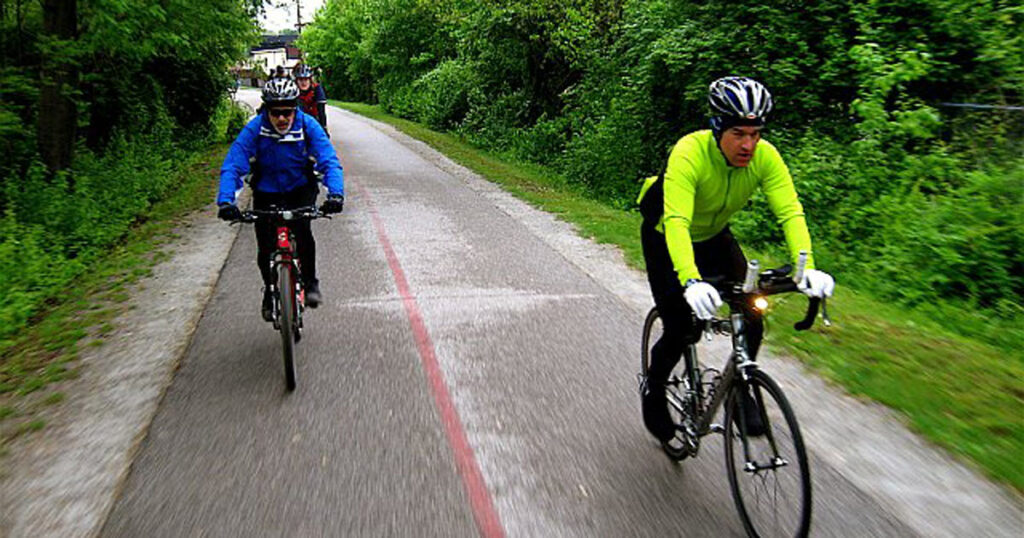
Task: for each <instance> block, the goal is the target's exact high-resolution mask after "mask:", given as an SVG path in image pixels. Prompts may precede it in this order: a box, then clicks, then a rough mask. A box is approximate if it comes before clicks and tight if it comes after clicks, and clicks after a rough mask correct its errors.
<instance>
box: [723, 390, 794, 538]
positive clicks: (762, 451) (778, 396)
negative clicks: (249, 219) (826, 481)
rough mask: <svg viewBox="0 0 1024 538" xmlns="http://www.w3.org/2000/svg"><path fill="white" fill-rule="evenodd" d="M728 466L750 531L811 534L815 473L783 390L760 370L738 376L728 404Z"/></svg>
mask: <svg viewBox="0 0 1024 538" xmlns="http://www.w3.org/2000/svg"><path fill="white" fill-rule="evenodd" d="M744 391H746V395H747V396H746V397H744ZM744 400H746V402H745V401H744ZM751 403H753V404H755V405H751ZM744 407H746V409H744ZM725 465H726V468H727V471H728V473H729V488H730V489H731V490H732V496H733V501H734V502H735V503H736V510H737V511H738V512H739V514H740V519H742V521H743V527H744V528H745V529H746V531H747V534H748V535H749V536H751V537H758V538H768V537H773V538H774V537H780V538H781V537H793V536H796V537H804V536H807V533H808V531H809V529H810V526H811V472H810V467H809V465H808V463H807V452H806V450H805V448H804V441H803V437H802V436H801V435H800V426H799V425H798V424H797V422H796V416H795V415H794V414H793V409H792V407H790V405H789V401H788V400H786V396H785V395H784V394H783V393H782V390H781V389H780V388H779V386H778V385H777V384H776V383H775V381H774V380H773V379H772V378H771V377H769V376H768V374H766V373H764V372H762V371H760V370H754V371H753V372H751V375H750V378H749V380H748V381H743V380H742V379H737V380H736V383H735V385H734V386H733V389H732V390H731V394H730V396H729V399H728V401H727V403H726V408H725Z"/></svg>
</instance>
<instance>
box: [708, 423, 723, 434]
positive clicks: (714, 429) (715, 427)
mask: <svg viewBox="0 0 1024 538" xmlns="http://www.w3.org/2000/svg"><path fill="white" fill-rule="evenodd" d="M710 431H711V433H725V427H724V426H722V425H721V424H712V425H711V428H710Z"/></svg>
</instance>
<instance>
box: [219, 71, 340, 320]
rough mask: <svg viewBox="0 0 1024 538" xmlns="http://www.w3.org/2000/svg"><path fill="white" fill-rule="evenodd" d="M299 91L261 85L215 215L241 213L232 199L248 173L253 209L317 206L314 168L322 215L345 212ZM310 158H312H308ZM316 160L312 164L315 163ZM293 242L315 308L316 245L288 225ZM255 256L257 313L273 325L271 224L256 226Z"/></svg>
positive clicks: (298, 225)
mask: <svg viewBox="0 0 1024 538" xmlns="http://www.w3.org/2000/svg"><path fill="white" fill-rule="evenodd" d="M298 95H299V88H298V86H296V85H295V82H294V81H292V80H291V79H288V78H275V79H271V80H269V81H268V82H267V83H266V84H265V85H264V86H263V106H262V107H261V110H262V111H261V112H260V113H259V114H258V115H257V116H256V117H255V118H253V119H252V120H251V121H250V122H249V123H248V124H247V125H246V126H245V128H243V129H242V132H241V133H239V135H238V138H236V139H235V141H234V143H233V144H232V145H231V149H230V150H228V154H227V157H226V158H225V159H224V165H223V166H222V167H221V170H220V192H219V194H218V195H217V205H218V206H220V209H219V210H218V212H217V216H219V217H220V218H222V219H224V220H235V219H238V218H239V217H240V216H241V212H240V211H239V209H238V207H237V206H236V205H235V196H236V194H237V193H238V192H239V191H240V190H241V189H242V187H243V178H244V177H245V175H246V174H248V173H250V172H252V179H251V180H250V186H251V187H252V190H253V196H252V206H253V209H257V210H266V209H269V208H270V207H271V206H276V207H277V208H278V209H288V208H297V207H306V206H311V205H314V204H316V199H317V195H318V194H319V191H320V187H319V185H318V183H317V180H316V176H315V175H314V173H313V172H314V169H315V171H316V172H319V173H320V174H321V175H322V176H323V178H324V184H325V185H326V186H327V192H328V195H327V200H326V201H325V202H324V204H323V206H322V207H321V208H320V209H321V210H322V211H323V212H324V213H340V212H341V210H342V208H343V207H344V201H345V198H344V194H345V192H344V178H343V174H342V169H341V163H340V162H339V161H338V156H337V155H336V154H335V153H334V148H333V147H332V146H331V142H330V140H328V138H327V135H326V134H325V133H324V130H323V129H322V128H321V127H320V124H319V123H317V122H316V121H315V120H314V119H313V118H312V117H310V116H307V115H306V114H304V113H303V112H302V111H300V110H298ZM311 157H312V159H311ZM314 159H315V160H314ZM291 228H292V230H293V231H294V233H295V239H296V241H298V243H299V244H298V256H299V263H300V267H301V271H302V277H303V280H304V282H303V284H304V285H305V288H306V304H307V305H309V306H310V307H311V308H316V307H317V306H319V305H320V302H321V301H322V295H321V293H320V285H319V284H320V283H319V281H318V280H317V278H316V243H315V242H314V241H313V232H312V229H311V227H310V222H309V221H296V222H294V223H292V224H291ZM255 229H256V241H257V244H258V247H259V252H258V254H257V256H256V262H257V264H258V265H259V268H260V274H261V275H262V276H263V285H264V288H263V304H262V309H261V311H262V314H263V318H264V319H266V320H267V321H271V320H272V309H273V297H272V296H271V294H270V284H271V277H272V275H271V274H270V254H271V253H272V252H273V250H274V248H275V246H276V237H275V235H276V229H275V225H274V224H273V223H270V222H263V221H258V222H256V226H255Z"/></svg>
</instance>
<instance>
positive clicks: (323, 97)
mask: <svg viewBox="0 0 1024 538" xmlns="http://www.w3.org/2000/svg"><path fill="white" fill-rule="evenodd" d="M313 101H315V102H316V114H317V116H316V119H317V120H319V121H320V125H322V126H323V128H324V131H326V130H327V93H326V92H324V87H323V85H320V84H317V86H316V90H315V91H314V92H313Z"/></svg>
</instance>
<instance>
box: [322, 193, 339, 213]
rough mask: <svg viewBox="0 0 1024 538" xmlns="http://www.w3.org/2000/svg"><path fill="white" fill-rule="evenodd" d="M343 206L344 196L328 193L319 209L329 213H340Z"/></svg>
mask: <svg viewBox="0 0 1024 538" xmlns="http://www.w3.org/2000/svg"><path fill="white" fill-rule="evenodd" d="M344 208H345V197H344V196H342V195H340V194H330V195H328V196H327V201H325V202H324V205H322V206H320V211H322V212H324V213H327V214H331V213H341V210H342V209H344Z"/></svg>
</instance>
